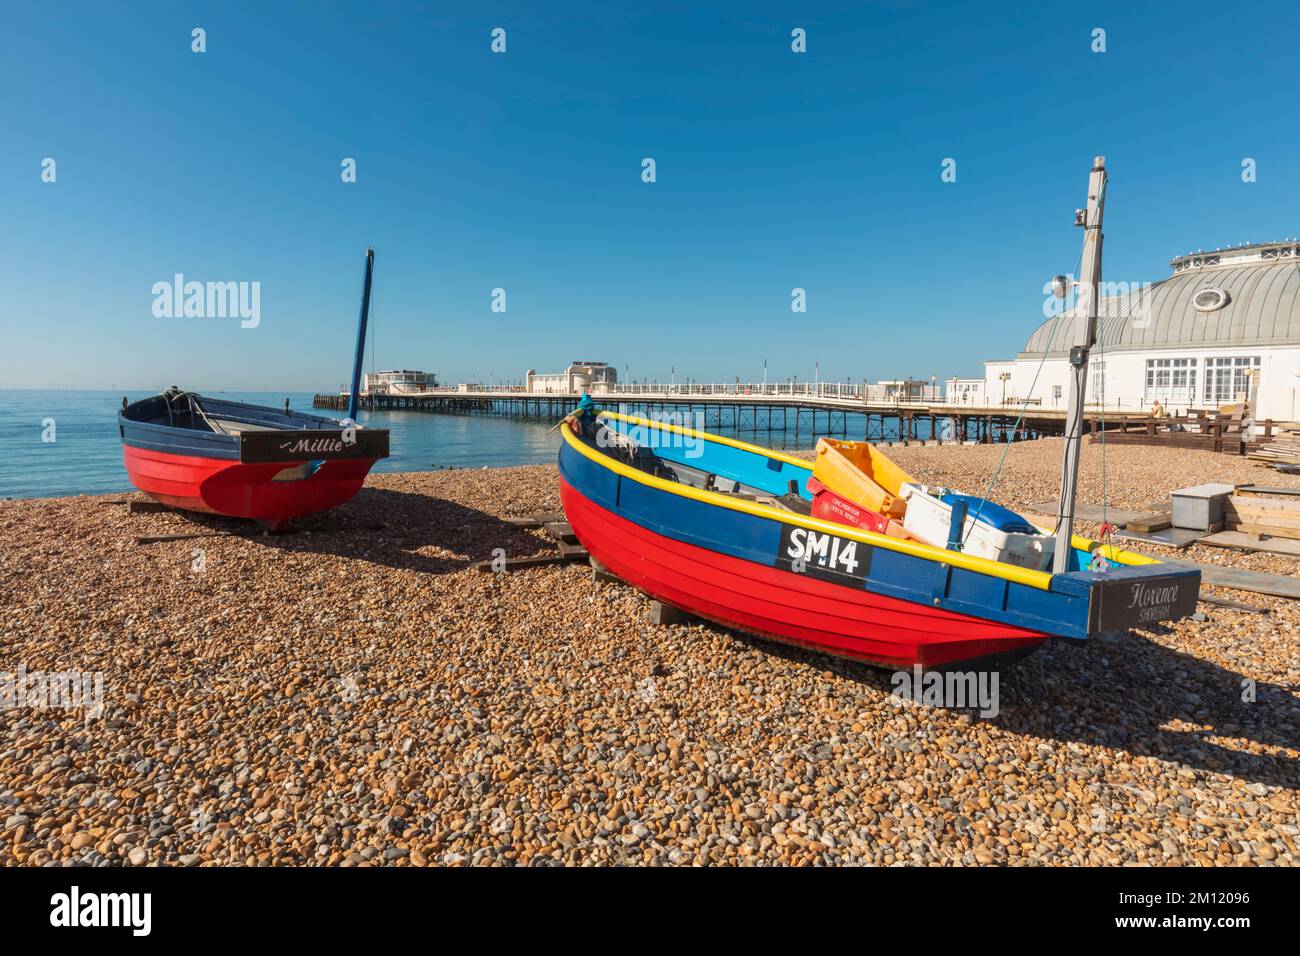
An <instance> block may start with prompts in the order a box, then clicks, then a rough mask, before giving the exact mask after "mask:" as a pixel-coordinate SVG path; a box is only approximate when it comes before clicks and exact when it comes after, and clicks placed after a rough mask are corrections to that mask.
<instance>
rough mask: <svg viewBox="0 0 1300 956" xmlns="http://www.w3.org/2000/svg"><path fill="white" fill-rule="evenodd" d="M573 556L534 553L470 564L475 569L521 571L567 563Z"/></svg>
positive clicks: (499, 571) (501, 571) (500, 571)
mask: <svg viewBox="0 0 1300 956" xmlns="http://www.w3.org/2000/svg"><path fill="white" fill-rule="evenodd" d="M572 560H573V558H571V557H569V556H567V555H563V554H534V555H531V556H529V557H526V558H488V559H487V560H485V561H475V562H474V563H473V564H471V565H470V567H471V568H473V569H474V570H475V571H495V572H498V573H503V572H506V571H522V570H525V569H527V568H540V567H545V566H546V565H550V564H568V563H569V562H570V561H572Z"/></svg>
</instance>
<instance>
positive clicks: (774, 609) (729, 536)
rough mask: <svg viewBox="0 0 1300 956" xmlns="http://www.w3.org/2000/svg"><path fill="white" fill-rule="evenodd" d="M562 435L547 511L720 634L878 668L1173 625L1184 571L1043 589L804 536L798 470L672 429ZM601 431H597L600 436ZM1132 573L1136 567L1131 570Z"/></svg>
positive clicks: (852, 541)
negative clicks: (722, 628) (556, 483)
mask: <svg viewBox="0 0 1300 956" xmlns="http://www.w3.org/2000/svg"><path fill="white" fill-rule="evenodd" d="M600 422H601V423H600V424H597V423H590V424H588V425H587V426H586V427H585V428H584V427H583V426H581V425H576V424H574V425H571V424H566V425H565V426H564V427H563V428H562V429H561V431H562V433H563V436H564V441H563V444H562V445H561V448H560V458H559V464H560V474H561V484H560V495H561V501H562V502H563V505H564V511H565V515H566V516H567V517H568V520H569V523H570V524H571V525H572V527H573V531H574V533H575V534H576V535H577V536H578V539H579V540H580V541H581V542H582V544H583V545H584V546H585V547H586V548H587V550H588V551H589V552H590V553H591V555H592V556H593V557H594V558H596V559H597V560H598V561H599V562H600V563H601V564H603V565H604V566H605V567H606V568H608V569H609V571H610V572H612V573H613V574H615V575H617V576H618V577H619V578H621V579H623V580H624V581H627V582H628V583H630V584H632V585H633V586H635V587H637V588H639V589H641V590H643V591H645V592H646V593H647V594H650V595H652V596H653V597H655V598H657V599H658V600H660V601H662V602H664V603H667V604H671V605H673V606H675V607H678V608H681V609H682V610H685V611H688V612H691V613H693V614H696V615H698V616H700V617H703V618H707V619H709V620H713V621H716V622H718V623H720V624H723V625H726V626H729V627H734V628H737V629H739V630H743V631H748V632H751V633H754V634H758V635H761V636H765V637H770V638H775V639H777V640H781V641H785V642H788V643H793V644H798V645H802V646H805V647H811V648H815V649H817V650H821V651H826V652H829V653H832V654H837V655H840V656H845V657H851V658H856V659H860V660H865V661H869V662H872V663H875V664H880V665H884V666H888V667H903V666H911V665H913V664H921V665H949V664H956V663H959V662H966V661H971V660H976V659H981V658H989V657H997V656H1002V655H1015V654H1018V653H1024V652H1027V651H1029V650H1031V649H1033V648H1034V647H1036V646H1037V645H1039V644H1041V643H1042V642H1044V641H1045V640H1047V639H1048V638H1049V637H1064V638H1072V639H1076V640H1083V639H1085V638H1087V637H1089V636H1091V635H1094V634H1096V633H1098V632H1099V631H1103V630H1112V629H1122V628H1126V627H1130V626H1135V625H1139V624H1152V623H1155V622H1158V621H1163V620H1170V619H1174V618H1179V617H1183V616H1186V615H1187V614H1190V613H1192V612H1193V611H1194V610H1195V607H1196V598H1197V593H1198V591H1199V585H1200V575H1199V572H1198V571H1196V570H1195V569H1190V568H1183V567H1180V566H1176V565H1167V564H1159V563H1155V562H1151V561H1150V559H1141V558H1139V557H1137V556H1135V555H1129V554H1128V553H1127V552H1123V551H1118V550H1116V549H1111V548H1107V549H1103V553H1104V554H1105V555H1106V556H1107V557H1108V558H1109V559H1111V560H1112V561H1114V562H1115V563H1116V566H1114V567H1111V568H1110V569H1109V570H1107V571H1104V572H1094V571H1088V570H1083V569H1084V568H1086V567H1087V565H1088V562H1089V561H1090V560H1091V555H1090V554H1089V553H1088V548H1089V545H1090V544H1091V543H1090V542H1087V541H1086V539H1083V538H1076V539H1075V540H1076V546H1077V547H1078V548H1079V550H1078V552H1077V555H1076V558H1075V564H1076V566H1077V567H1078V568H1079V570H1074V571H1070V572H1067V573H1064V574H1056V575H1053V574H1049V573H1047V572H1045V571H1036V570H1030V569H1027V568H1022V567H1017V566H1015V565H1011V564H1005V563H1002V562H998V561H992V560H989V559H986V558H980V557H976V556H971V555H967V554H963V553H961V552H958V551H949V550H945V549H943V548H937V547H932V546H930V545H927V544H923V543H920V542H916V541H908V540H902V539H899V538H895V537H891V536H888V535H883V534H877V533H874V532H871V531H868V530H865V529H862V528H856V527H849V526H846V525H840V524H836V523H832V522H829V521H824V520H820V519H817V518H814V517H812V516H811V515H809V514H808V504H809V502H808V498H809V492H808V489H807V481H808V478H809V477H810V476H811V465H810V464H809V463H807V462H803V461H800V460H798V459H795V458H792V457H789V456H786V455H782V454H781V453H779V452H774V451H771V450H769V449H764V448H759V447H757V446H753V445H747V444H745V443H743V442H738V441H734V440H732V439H728V438H724V437H722V436H717V435H710V434H708V433H705V432H697V431H694V430H691V429H684V428H680V427H678V426H674V425H668V424H659V423H655V422H651V421H648V420H645V419H639V418H634V417H631V416H625V415H618V414H613V413H604V414H602V416H601V418H600ZM610 426H613V427H610ZM1144 561H1145V562H1147V563H1142V562H1144Z"/></svg>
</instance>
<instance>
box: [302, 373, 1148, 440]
mask: <svg viewBox="0 0 1300 956" xmlns="http://www.w3.org/2000/svg"><path fill="white" fill-rule="evenodd" d="M591 397H592V399H593V400H594V401H596V403H597V404H599V405H602V406H604V407H606V408H611V409H613V408H617V407H618V406H619V405H626V406H629V407H631V408H632V409H635V410H637V411H638V412H639V413H642V414H646V415H649V416H656V415H678V416H684V417H689V418H690V419H692V420H694V421H698V422H699V424H700V425H701V427H703V428H706V429H710V430H717V431H732V432H735V433H737V434H750V435H757V434H761V433H773V432H776V433H782V432H783V433H788V434H791V435H793V436H795V438H796V439H797V438H798V436H799V435H801V434H804V433H806V434H807V435H808V436H809V437H810V438H811V437H813V436H814V435H843V436H845V437H847V438H860V439H863V440H867V441H885V440H898V441H905V442H906V441H921V440H927V439H929V440H934V439H935V438H936V436H946V437H944V438H943V439H942V440H945V441H963V442H976V443H991V442H1000V441H1008V440H1020V439H1025V438H1040V437H1045V436H1052V435H1061V434H1063V432H1064V429H1065V410H1064V409H1055V408H1043V407H1042V406H1041V405H1036V404H1030V405H1027V406H1026V405H1024V404H1023V402H1020V401H1017V402H1016V403H1015V404H1012V403H1011V402H1010V401H1008V403H1007V404H1005V405H998V406H975V405H970V404H950V403H947V402H945V401H943V400H942V399H941V398H940V396H939V395H938V390H937V389H933V388H926V389H923V390H922V394H921V396H920V398H919V400H917V399H912V400H900V399H898V398H896V397H895V396H894V395H893V394H891V390H890V389H887V388H885V387H882V386H878V385H852V384H840V383H830V382H821V383H790V382H781V383H748V384H746V383H734V384H700V383H694V382H692V383H680V384H679V383H649V384H638V383H631V384H616V385H605V386H602V387H598V388H593V389H592V390H591ZM580 398H581V394H580V393H578V392H572V393H570V392H530V391H527V390H526V389H525V388H524V387H522V386H483V385H455V386H446V387H441V388H431V389H424V390H420V391H405V392H376V393H373V394H371V393H363V394H362V395H361V401H360V406H361V407H362V408H364V409H367V410H370V411H419V412H429V413H435V414H445V415H499V416H506V417H511V418H521V419H533V420H538V421H550V422H554V421H558V420H559V419H561V418H563V417H564V416H565V415H566V414H568V413H569V412H570V411H572V410H573V408H574V406H575V405H576V404H577V403H578V400H579V399H580ZM313 405H314V406H315V407H316V408H325V409H335V410H339V409H346V408H347V405H348V394H347V393H346V392H343V393H339V394H333V395H317V396H316V397H315V399H314V400H313ZM1022 406H1023V409H1024V413H1023V416H1022V415H1021V410H1022ZM1130 417H1131V416H1130ZM1103 419H1104V421H1105V425H1106V427H1107V428H1112V427H1120V426H1121V424H1122V423H1124V422H1125V421H1126V417H1125V416H1122V415H1120V414H1118V413H1116V414H1114V415H1112V414H1111V413H1109V412H1107V413H1104V414H1103V413H1102V411H1101V410H1100V409H1098V410H1097V412H1096V414H1095V415H1093V414H1090V415H1089V430H1093V428H1094V427H1100V422H1101V421H1102V420H1103ZM1140 419H1141V421H1143V422H1145V421H1146V416H1145V415H1142V416H1140ZM1137 421H1138V418H1134V422H1135V423H1136V422H1137Z"/></svg>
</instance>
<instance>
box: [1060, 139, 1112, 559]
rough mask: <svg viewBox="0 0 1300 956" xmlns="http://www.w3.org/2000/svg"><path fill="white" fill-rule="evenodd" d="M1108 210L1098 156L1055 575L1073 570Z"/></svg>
mask: <svg viewBox="0 0 1300 956" xmlns="http://www.w3.org/2000/svg"><path fill="white" fill-rule="evenodd" d="M1105 211H1106V157H1105V156H1098V157H1097V158H1096V159H1095V160H1093V163H1092V174H1091V175H1090V176H1089V177H1088V205H1087V208H1086V209H1080V210H1078V211H1077V212H1076V213H1075V224H1076V225H1079V226H1082V227H1083V229H1084V234H1083V258H1082V260H1081V261H1080V265H1079V309H1080V311H1081V312H1082V314H1083V316H1084V321H1083V322H1082V323H1080V324H1079V326H1078V332H1077V334H1076V336H1075V339H1074V341H1073V342H1071V343H1070V408H1069V411H1068V412H1066V416H1065V461H1064V463H1063V464H1062V467H1061V500H1060V503H1059V505H1058V506H1057V509H1056V551H1055V553H1054V555H1053V557H1052V572H1053V573H1054V574H1063V573H1064V572H1066V571H1070V570H1073V568H1072V564H1073V561H1072V559H1073V557H1074V547H1073V544H1072V542H1073V540H1074V498H1075V494H1076V493H1077V491H1078V485H1079V448H1080V444H1081V443H1082V440H1083V403H1084V397H1085V396H1086V395H1087V391H1086V389H1087V385H1088V353H1089V352H1090V351H1091V349H1092V346H1093V343H1094V342H1096V341H1097V287H1098V285H1099V284H1100V283H1101V242H1102V234H1101V217H1102V213H1104V212H1105Z"/></svg>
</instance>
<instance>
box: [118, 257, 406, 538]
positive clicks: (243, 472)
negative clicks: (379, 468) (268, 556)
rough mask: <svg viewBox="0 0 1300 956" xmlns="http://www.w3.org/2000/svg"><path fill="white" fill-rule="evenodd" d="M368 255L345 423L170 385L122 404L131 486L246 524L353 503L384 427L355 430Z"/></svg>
mask: <svg viewBox="0 0 1300 956" xmlns="http://www.w3.org/2000/svg"><path fill="white" fill-rule="evenodd" d="M374 262H375V257H374V251H373V250H371V249H367V250H366V263H365V280H364V285H363V291H362V295H361V316H360V320H359V321H358V323H357V345H356V355H355V360H354V362H353V368H352V391H351V393H350V396H349V406H348V416H347V418H346V419H345V420H343V421H336V420H334V419H332V418H323V417H321V416H319V415H306V414H303V413H301V412H293V411H290V410H289V407H288V403H287V402H286V404H285V407H284V409H283V410H281V409H277V408H268V407H265V406H261V405H249V404H245V403H243V402H231V401H226V400H224V399H217V398H212V397H205V396H202V395H198V394H195V393H193V392H184V391H181V390H179V389H177V388H176V387H175V386H173V387H172V388H170V389H168V390H167V391H166V392H163V393H162V394H160V395H154V396H151V397H149V398H146V399H143V400H142V401H138V402H134V403H130V404H128V403H127V402H126V400H125V399H123V400H122V410H121V411H120V412H119V413H118V433H119V435H120V437H121V439H122V455H123V460H124V462H125V464H126V472H127V475H129V476H130V478H131V483H132V484H133V485H135V486H136V487H137V488H139V489H140V490H141V491H143V492H144V493H145V494H147V495H149V496H150V497H152V498H153V499H154V500H156V501H158V502H160V503H162V504H164V505H167V506H168V507H171V508H179V509H182V510H185V511H197V512H204V513H208V514H217V515H225V516H227V517H232V518H253V519H255V520H257V521H261V522H263V523H264V524H266V525H267V526H269V527H272V528H275V527H278V526H279V525H280V524H282V523H283V522H285V521H288V520H290V519H293V518H297V517H301V516H302V515H308V514H314V513H316V512H319V511H326V510H328V509H330V508H335V507H337V506H338V505H341V504H343V503H344V502H346V501H348V500H349V499H351V498H352V497H353V496H354V495H356V493H357V492H358V491H360V490H361V486H362V485H363V484H365V480H366V475H367V474H369V472H370V469H371V467H372V466H373V465H374V464H375V462H376V461H378V460H379V459H380V458H386V457H388V431H387V429H382V428H364V427H362V426H361V425H357V424H356V423H355V422H356V415H357V404H358V399H359V393H360V387H361V363H362V358H363V355H364V349H365V338H366V323H367V321H368V318H369V313H370V286H371V278H372V275H373V272H374Z"/></svg>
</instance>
